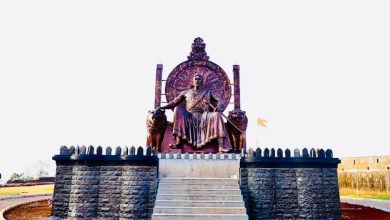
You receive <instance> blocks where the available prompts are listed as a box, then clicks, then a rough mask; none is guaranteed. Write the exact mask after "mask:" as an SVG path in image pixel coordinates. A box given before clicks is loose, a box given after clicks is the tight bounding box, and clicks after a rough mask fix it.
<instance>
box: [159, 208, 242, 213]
mask: <svg viewBox="0 0 390 220" xmlns="http://www.w3.org/2000/svg"><path fill="white" fill-rule="evenodd" d="M153 213H156V214H157V213H164V214H245V213H246V210H245V208H244V207H155V208H154V209H153Z"/></svg>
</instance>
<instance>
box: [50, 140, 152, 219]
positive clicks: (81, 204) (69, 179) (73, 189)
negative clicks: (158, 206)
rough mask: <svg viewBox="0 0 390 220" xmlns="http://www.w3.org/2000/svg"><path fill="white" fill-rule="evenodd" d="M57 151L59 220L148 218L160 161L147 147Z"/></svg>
mask: <svg viewBox="0 0 390 220" xmlns="http://www.w3.org/2000/svg"><path fill="white" fill-rule="evenodd" d="M111 151H112V149H111V148H110V147H108V148H107V149H106V155H103V154H102V148H101V147H98V148H97V153H96V154H94V149H93V147H92V146H90V147H89V148H88V151H87V149H86V148H85V147H81V148H78V147H77V148H74V147H71V148H70V149H68V148H67V147H61V150H60V155H56V156H54V157H53V159H54V160H55V161H56V163H57V171H56V183H55V189H54V196H53V208H52V215H53V216H56V217H60V218H78V219H88V218H109V219H151V216H152V214H153V207H154V201H155V198H156V194H157V181H158V180H157V178H158V176H157V175H158V174H157V172H158V170H157V167H158V158H157V156H156V155H155V154H154V152H152V150H151V149H150V148H148V149H147V151H146V155H144V153H143V149H142V148H141V147H140V148H138V150H137V152H136V149H135V148H134V147H132V148H131V149H130V152H129V149H128V148H127V147H125V148H123V153H122V149H121V148H120V147H118V148H116V151H115V155H111Z"/></svg>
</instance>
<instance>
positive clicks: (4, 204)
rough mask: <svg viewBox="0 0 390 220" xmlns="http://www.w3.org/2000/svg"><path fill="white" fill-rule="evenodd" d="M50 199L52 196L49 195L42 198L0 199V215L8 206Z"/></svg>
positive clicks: (0, 217)
mask: <svg viewBox="0 0 390 220" xmlns="http://www.w3.org/2000/svg"><path fill="white" fill-rule="evenodd" d="M52 197H53V196H52V195H50V196H48V195H43V196H30V197H16V198H15V197H13V198H7V199H2V200H0V215H2V213H1V211H2V210H4V209H5V208H8V207H10V206H13V205H17V204H20V203H25V202H32V201H37V200H44V199H51V198H52ZM0 198H1V197H0ZM2 218H3V216H0V219H2Z"/></svg>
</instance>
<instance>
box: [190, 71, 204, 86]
mask: <svg viewBox="0 0 390 220" xmlns="http://www.w3.org/2000/svg"><path fill="white" fill-rule="evenodd" d="M202 84H203V76H202V74H200V73H195V75H193V76H192V85H193V86H202Z"/></svg>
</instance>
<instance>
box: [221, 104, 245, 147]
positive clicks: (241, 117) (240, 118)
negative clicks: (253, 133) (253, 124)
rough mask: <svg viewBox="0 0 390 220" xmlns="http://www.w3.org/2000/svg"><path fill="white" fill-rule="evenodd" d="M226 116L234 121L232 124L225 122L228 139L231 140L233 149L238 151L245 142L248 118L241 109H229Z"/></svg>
mask: <svg viewBox="0 0 390 220" xmlns="http://www.w3.org/2000/svg"><path fill="white" fill-rule="evenodd" d="M228 118H229V120H230V121H232V122H233V123H234V125H232V124H231V123H230V122H227V124H226V127H227V129H228V132H229V136H230V140H231V141H232V145H233V151H234V152H237V153H239V152H241V150H242V148H243V146H244V143H245V139H246V128H247V125H248V118H247V117H246V114H245V111H241V110H233V111H230V112H229V116H228ZM236 127H237V128H239V129H240V130H241V131H240V130H238V129H237V128H236Z"/></svg>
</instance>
